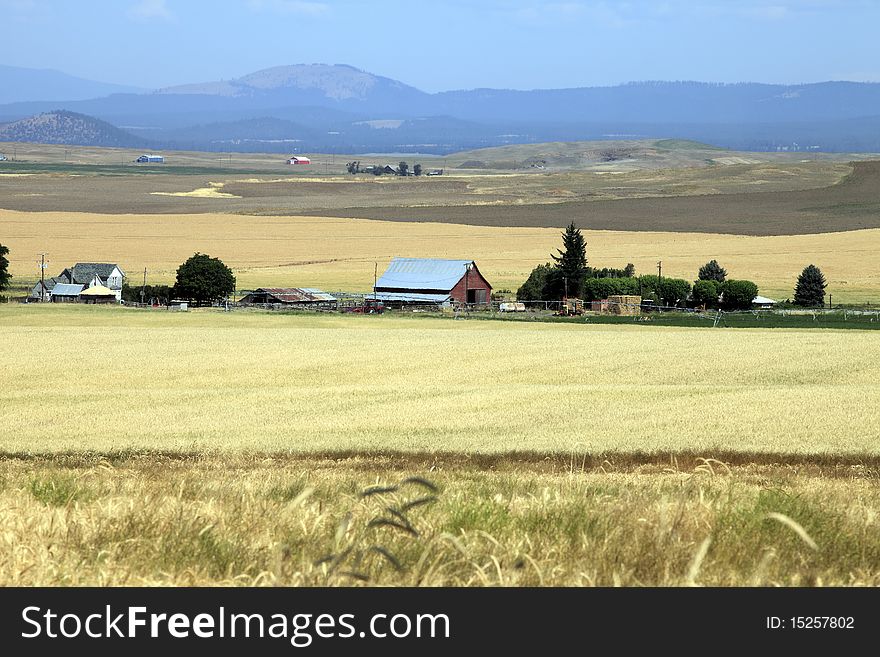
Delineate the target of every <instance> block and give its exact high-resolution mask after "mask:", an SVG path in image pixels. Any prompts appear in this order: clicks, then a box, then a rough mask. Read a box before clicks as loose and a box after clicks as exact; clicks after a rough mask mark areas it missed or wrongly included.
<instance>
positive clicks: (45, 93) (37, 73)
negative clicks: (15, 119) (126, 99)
mask: <svg viewBox="0 0 880 657" xmlns="http://www.w3.org/2000/svg"><path fill="white" fill-rule="evenodd" d="M143 91H145V89H140V88H138V87H135V86H126V85H121V84H111V83H107V82H96V81H94V80H86V79H84V78H79V77H76V76H73V75H68V74H67V73H62V72H61V71H55V70H52V69H32V68H22V67H19V66H5V65H0V103H15V102H27V101H35V100H46V101H53V102H56V103H57V102H58V101H69V100H86V99H89V98H97V97H99V96H109V95H110V94H118V93H140V92H143Z"/></svg>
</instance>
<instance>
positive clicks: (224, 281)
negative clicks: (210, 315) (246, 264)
mask: <svg viewBox="0 0 880 657" xmlns="http://www.w3.org/2000/svg"><path fill="white" fill-rule="evenodd" d="M234 290H235V276H234V275H233V273H232V270H231V269H230V268H229V267H227V266H226V265H225V264H224V263H223V261H222V260H220V259H219V258H212V257H211V256H209V255H206V254H204V253H196V254H195V255H193V256H192V257H190V258H189V259H188V260H187V261H186V262H184V263H183V264H182V265H180V267H178V268H177V281H176V282H175V283H174V294H175V296H177V297H180V298H181V299H190V300H192V301H195V302H196V305H199V306H200V305H202V304H203V303H213V302H216V301H223V300H224V299H226V298H228V297H229V295H230V294H232V293H233V291H234Z"/></svg>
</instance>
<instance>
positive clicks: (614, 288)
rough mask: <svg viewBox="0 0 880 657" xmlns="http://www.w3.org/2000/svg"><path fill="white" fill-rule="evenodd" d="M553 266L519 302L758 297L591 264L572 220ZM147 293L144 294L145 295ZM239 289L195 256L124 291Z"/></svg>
mask: <svg viewBox="0 0 880 657" xmlns="http://www.w3.org/2000/svg"><path fill="white" fill-rule="evenodd" d="M8 255H9V248H8V247H6V246H4V245H2V244H0V292H2V291H3V290H5V289H7V288H8V287H9V282H10V280H11V279H12V276H11V274H10V273H9V259H8V258H7V256H8ZM551 259H552V262H548V263H546V264H543V265H538V266H537V267H535V268H534V269H533V270H532V272H531V274H529V277H528V279H527V280H526V281H525V283H523V284H522V286H520V288H519V289H518V290H517V293H516V298H517V300H518V301H545V300H547V301H549V300H556V299H562V298H563V297H576V298H581V299H583V300H584V301H598V300H601V299H607V298H608V297H609V296H615V295H632V296H640V297H642V298H643V299H652V300H653V301H654V302H655V303H657V304H659V305H663V306H673V307H685V306H691V307H704V308H721V309H725V310H744V309H748V308H751V306H752V300H753V299H754V298H755V297H756V296H758V286H757V285H756V284H755V283H753V282H752V281H747V280H737V279H728V278H727V270H726V269H724V268H723V267H722V266H721V265H720V264H718V261H717V260H710V261H709V262H707V263H706V264H705V265H703V266H702V267H700V269H699V271H698V272H697V280H696V281H694V283H693V284H691V283H690V282H689V281H687V280H684V279H680V278H669V277H661V276H659V275H657V276H654V275H642V276H636V273H635V266H634V265H633V264H632V263H630V264H628V265H627V266H626V267H624V268H623V269H614V268H609V267H603V268H602V269H595V268H592V267H589V266H588V265H587V245H586V242H585V240H584V237H583V235H582V234H581V231H580V229H579V228H577V226H575V224H574V222H572V223H571V224H570V225H569V226H568V228H566V229H565V232H564V233H563V234H562V248H561V249H557V252H556V254H551ZM826 287H827V282H826V280H825V276H824V275H823V274H822V271H821V270H820V269H819V268H818V267H816V266H815V265H812V264H811V265H808V266H807V267H805V268H804V270H803V271H802V272H801V274H800V276H798V279H797V284H796V285H795V289H794V298H793V300H792V301H793V303H794V305H796V306H802V307H805V308H816V307H822V306H824V305H825V289H826ZM142 290H143V292H144V294H143V296H141V291H142ZM234 291H235V275H234V274H233V273H232V269H230V268H229V267H228V266H227V265H226V264H224V263H223V262H222V261H221V260H220V259H219V258H212V257H211V256H209V255H206V254H204V253H195V254H194V255H192V256H191V257H190V258H188V259H187V260H186V262H184V263H183V264H181V265H180V267H178V268H177V276H176V279H175V282H174V285H173V286H168V285H153V286H143V287H136V286H135V287H133V286H130V285H128V284H127V283H126V284H124V285H123V287H122V295H123V299H124V300H126V301H131V302H137V301H140V300H141V299H142V298H143V299H144V300H147V299H157V300H158V301H159V303H163V304H167V303H170V302H171V300H172V299H187V300H189V301H194V302H195V303H196V305H202V304H205V303H208V304H210V303H215V302H219V301H223V300H224V299H227V298H229V296H230V295H231V294H233V293H234Z"/></svg>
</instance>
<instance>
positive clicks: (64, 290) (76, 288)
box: [52, 283, 83, 297]
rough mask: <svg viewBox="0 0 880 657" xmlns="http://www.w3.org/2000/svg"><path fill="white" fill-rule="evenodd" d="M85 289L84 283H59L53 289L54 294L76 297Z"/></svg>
mask: <svg viewBox="0 0 880 657" xmlns="http://www.w3.org/2000/svg"><path fill="white" fill-rule="evenodd" d="M82 291H83V286H82V285H77V284H75V283H58V284H56V285H55V287H54V288H53V289H52V295H53V296H62V297H75V296H78V295H79V294H80V293H81V292H82Z"/></svg>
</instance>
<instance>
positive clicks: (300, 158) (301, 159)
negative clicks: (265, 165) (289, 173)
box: [287, 155, 312, 164]
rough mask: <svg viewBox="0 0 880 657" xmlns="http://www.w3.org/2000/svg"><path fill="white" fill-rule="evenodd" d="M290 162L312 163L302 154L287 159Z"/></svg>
mask: <svg viewBox="0 0 880 657" xmlns="http://www.w3.org/2000/svg"><path fill="white" fill-rule="evenodd" d="M287 163H288V164H311V163H312V161H311V160H310V159H309V158H307V157H303V156H302V155H293V156H291V157H289V158H288V159H287Z"/></svg>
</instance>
